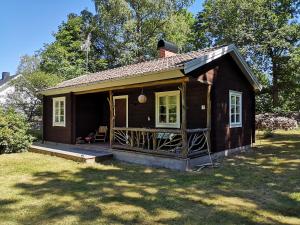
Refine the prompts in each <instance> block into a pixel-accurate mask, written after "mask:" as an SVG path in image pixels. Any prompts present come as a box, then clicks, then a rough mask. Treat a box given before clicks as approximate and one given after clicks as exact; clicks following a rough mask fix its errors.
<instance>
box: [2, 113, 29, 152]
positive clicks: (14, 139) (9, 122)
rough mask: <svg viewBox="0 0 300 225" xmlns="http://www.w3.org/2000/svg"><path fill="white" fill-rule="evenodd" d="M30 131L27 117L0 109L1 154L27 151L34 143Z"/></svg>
mask: <svg viewBox="0 0 300 225" xmlns="http://www.w3.org/2000/svg"><path fill="white" fill-rule="evenodd" d="M28 129H29V125H28V123H27V121H26V119H25V117H23V116H22V115H20V114H18V113H16V112H15V111H14V110H12V109H8V110H4V109H2V108H0V154H3V153H15V152H23V151H26V150H27V148H28V147H29V145H30V144H31V141H32V137H31V136H30V135H28Z"/></svg>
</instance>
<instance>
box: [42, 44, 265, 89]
mask: <svg viewBox="0 0 300 225" xmlns="http://www.w3.org/2000/svg"><path fill="white" fill-rule="evenodd" d="M227 53H229V54H231V56H232V57H233V59H234V60H235V62H236V63H237V65H238V66H239V67H240V69H241V70H242V72H243V73H244V74H245V76H246V78H247V79H248V80H249V82H250V83H251V84H252V85H253V87H254V89H255V90H261V85H260V83H259V82H258V80H257V78H256V77H255V76H254V75H253V74H252V72H251V70H250V68H249V66H248V65H247V63H246V62H245V60H244V59H243V58H242V57H241V55H240V53H239V52H238V50H237V48H236V47H235V46H234V45H225V46H217V47H213V48H206V49H202V50H198V51H192V52H188V53H183V54H177V55H175V56H171V57H167V58H158V59H154V60H150V61H146V62H141V63H136V64H131V65H127V66H122V67H117V68H114V69H108V70H104V71H100V72H97V73H90V74H86V75H83V76H80V77H76V78H74V79H71V80H66V81H64V82H62V83H60V84H58V85H56V86H55V87H51V88H49V89H46V90H45V91H43V92H42V93H43V94H47V95H50V94H54V93H55V94H58V93H60V92H61V93H63V92H65V93H66V91H67V90H70V89H72V90H73V89H76V90H77V89H79V88H82V87H84V88H85V89H87V88H88V87H89V86H91V87H92V86H93V85H98V84H104V83H105V82H107V81H117V80H121V79H127V78H135V77H138V76H145V77H146V76H151V75H153V74H156V73H159V72H166V71H171V70H176V69H182V70H183V74H182V75H183V76H184V74H188V73H189V72H191V71H193V70H195V69H197V68H199V67H201V66H203V65H205V64H207V63H209V62H211V61H213V60H215V59H217V58H219V57H221V56H223V55H225V54H227Z"/></svg>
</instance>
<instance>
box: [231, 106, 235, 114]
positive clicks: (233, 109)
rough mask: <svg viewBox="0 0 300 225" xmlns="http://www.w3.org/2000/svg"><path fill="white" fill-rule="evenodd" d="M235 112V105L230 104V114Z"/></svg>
mask: <svg viewBox="0 0 300 225" xmlns="http://www.w3.org/2000/svg"><path fill="white" fill-rule="evenodd" d="M234 113H235V107H234V106H233V105H231V114H234Z"/></svg>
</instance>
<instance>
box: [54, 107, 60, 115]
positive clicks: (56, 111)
mask: <svg viewBox="0 0 300 225" xmlns="http://www.w3.org/2000/svg"><path fill="white" fill-rule="evenodd" d="M57 115H59V108H55V116H57Z"/></svg>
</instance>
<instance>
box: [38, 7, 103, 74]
mask: <svg viewBox="0 0 300 225" xmlns="http://www.w3.org/2000/svg"><path fill="white" fill-rule="evenodd" d="M93 24H94V17H93V15H91V14H90V13H89V12H88V11H82V12H81V15H80V16H78V15H76V14H70V15H69V16H68V20H67V22H63V23H62V24H61V25H60V26H59V27H58V32H57V33H56V34H54V38H55V41H54V42H53V43H51V44H48V45H46V46H45V48H44V49H43V51H42V52H41V70H42V71H45V72H47V73H52V74H57V75H59V76H60V77H62V78H63V79H71V78H74V77H77V76H79V75H82V74H84V73H87V72H95V71H99V70H101V69H103V68H105V67H106V62H105V60H103V59H101V57H100V55H99V54H101V51H98V49H96V47H95V46H94V45H92V46H91V51H90V53H89V64H88V71H86V55H85V53H84V52H83V51H81V45H82V44H83V42H84V40H85V39H86V38H87V36H88V34H89V33H90V32H92V31H93V29H95V28H94V27H93ZM92 35H93V33H92Z"/></svg>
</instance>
